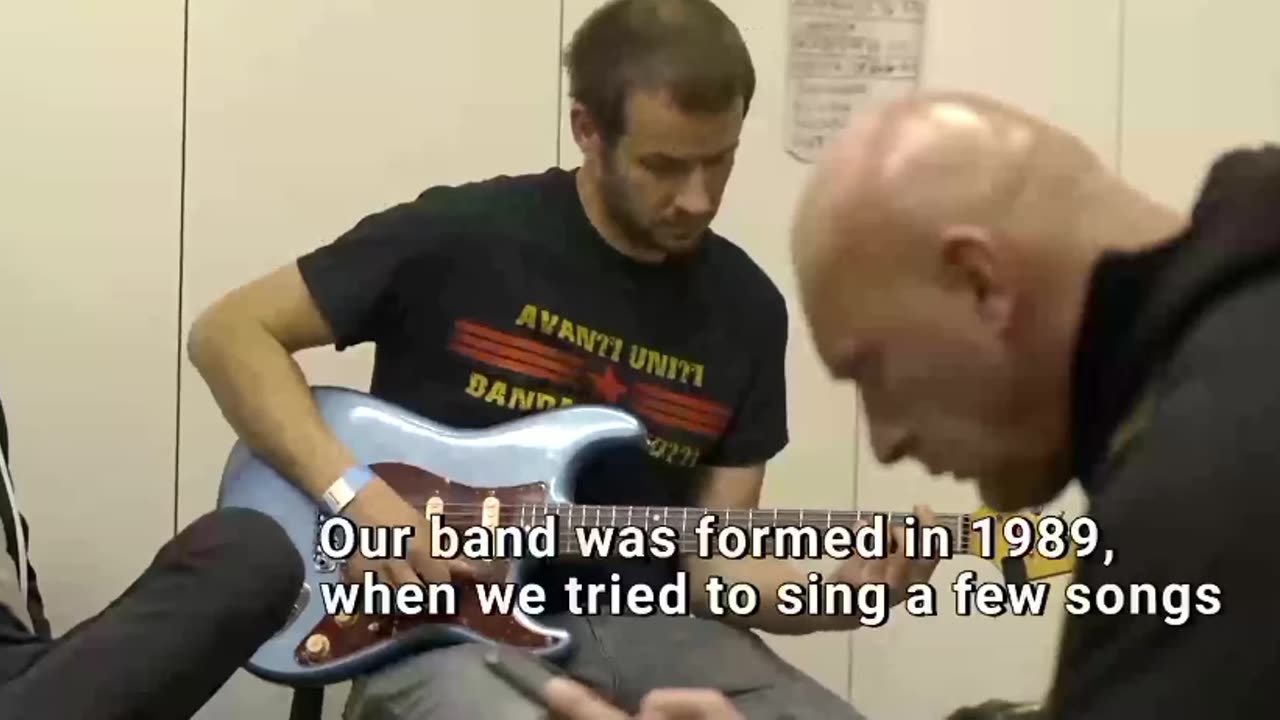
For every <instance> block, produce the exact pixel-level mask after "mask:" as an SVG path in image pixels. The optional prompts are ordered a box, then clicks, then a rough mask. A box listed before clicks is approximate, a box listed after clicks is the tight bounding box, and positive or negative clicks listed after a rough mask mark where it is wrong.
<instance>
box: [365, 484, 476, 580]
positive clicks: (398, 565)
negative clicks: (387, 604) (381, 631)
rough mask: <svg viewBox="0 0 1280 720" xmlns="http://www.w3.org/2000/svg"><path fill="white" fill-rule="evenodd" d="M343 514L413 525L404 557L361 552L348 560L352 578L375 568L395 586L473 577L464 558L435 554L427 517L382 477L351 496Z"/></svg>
mask: <svg viewBox="0 0 1280 720" xmlns="http://www.w3.org/2000/svg"><path fill="white" fill-rule="evenodd" d="M343 515H345V516H346V517H347V518H349V519H351V521H352V522H354V523H356V524H357V525H359V526H361V527H386V528H394V527H411V528H413V529H414V532H413V537H411V538H409V540H408V544H407V548H406V549H407V550H408V553H407V554H406V555H405V557H404V558H367V557H365V556H363V555H361V554H360V553H358V552H357V553H355V554H353V555H352V556H351V557H350V558H348V560H347V564H346V574H347V579H348V580H349V581H351V582H360V581H363V580H364V574H365V573H366V572H370V571H372V572H374V573H376V575H377V580H378V581H379V582H382V583H385V584H387V585H390V586H392V587H399V586H401V585H415V584H422V583H424V582H425V583H447V582H449V580H450V579H451V578H453V577H456V576H459V575H460V576H462V577H468V578H469V577H473V576H474V571H473V569H472V568H471V567H470V566H469V565H467V563H465V562H464V561H462V560H456V559H451V560H444V559H441V558H437V557H434V556H432V553H431V530H430V528H429V527H428V526H427V523H426V518H425V517H424V516H423V514H422V513H419V512H416V511H414V509H413V506H411V505H409V503H407V502H406V501H405V500H404V498H402V497H400V495H399V493H397V492H396V491H395V490H393V489H392V488H391V486H390V485H388V484H387V483H386V482H385V481H383V480H382V479H381V478H379V479H375V480H372V481H370V482H369V484H367V485H365V486H364V488H362V489H361V490H360V492H359V494H357V495H356V496H355V498H354V499H352V500H351V503H350V504H349V505H347V507H346V509H345V510H344V511H343Z"/></svg>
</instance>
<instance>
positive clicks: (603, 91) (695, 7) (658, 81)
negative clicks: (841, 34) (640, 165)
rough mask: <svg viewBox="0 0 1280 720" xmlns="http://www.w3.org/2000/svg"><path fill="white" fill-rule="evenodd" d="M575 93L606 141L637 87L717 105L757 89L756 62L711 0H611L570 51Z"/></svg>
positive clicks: (745, 104)
mask: <svg viewBox="0 0 1280 720" xmlns="http://www.w3.org/2000/svg"><path fill="white" fill-rule="evenodd" d="M565 66H566V67H567V69H568V73H569V96H570V97H572V98H573V99H574V100H576V101H578V102H580V103H582V105H583V107H585V108H586V109H587V112H588V113H590V114H591V117H592V118H593V119H594V120H595V122H596V124H597V125H598V126H599V127H600V131H601V134H602V135H603V136H604V138H605V141H606V142H607V143H612V142H614V141H615V140H616V139H617V138H619V137H620V136H621V135H622V134H623V133H624V132H625V131H626V108H627V100H628V98H630V96H631V93H632V92H633V91H635V90H659V89H661V90H666V91H667V92H670V93H671V96H672V99H673V100H674V101H675V102H676V104H677V105H678V106H679V107H680V108H681V109H683V110H686V111H689V112H719V111H722V110H724V109H726V108H728V107H729V106H730V105H731V104H732V103H733V102H734V101H735V100H737V99H739V98H741V99H742V110H743V114H744V115H745V114H746V111H747V108H749V107H750V105H751V98H752V96H753V95H754V94H755V88H756V75H755V67H754V66H753V65H752V63H751V54H750V53H749V52H748V51H747V46H746V43H745V42H743V40H742V36H741V34H739V32H738V28H737V26H736V25H734V23H733V21H732V20H730V19H729V17H728V16H727V15H725V14H724V12H723V11H722V10H721V9H720V8H718V7H716V5H715V3H713V2H711V0H610V2H608V3H606V4H605V5H603V6H601V7H600V8H598V9H596V11H595V12H593V13H591V15H590V16H589V17H588V18H587V20H586V21H585V22H584V23H583V24H582V26H581V27H579V28H578V30H577V32H575V33H574V35H573V39H572V41H571V42H570V45H569V48H568V50H567V51H566V52H565Z"/></svg>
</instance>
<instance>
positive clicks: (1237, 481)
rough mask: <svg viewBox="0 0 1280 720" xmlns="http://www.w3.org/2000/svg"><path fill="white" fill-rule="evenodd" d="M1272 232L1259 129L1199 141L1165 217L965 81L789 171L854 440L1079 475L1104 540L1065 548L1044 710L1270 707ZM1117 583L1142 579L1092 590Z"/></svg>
mask: <svg viewBox="0 0 1280 720" xmlns="http://www.w3.org/2000/svg"><path fill="white" fill-rule="evenodd" d="M1278 228H1280V149H1277V148H1275V147H1266V148H1261V149H1242V150H1237V151H1233V152H1230V153H1227V154H1225V155H1223V156H1222V157H1220V158H1218V159H1217V160H1216V161H1215V162H1214V163H1213V164H1212V166H1211V167H1210V169H1209V172H1208V175H1207V177H1206V178H1205V180H1204V182H1203V187H1202V188H1201V193H1200V196H1199V198H1198V199H1197V201H1196V203H1195V206H1194V209H1193V210H1192V212H1191V213H1190V214H1189V215H1183V214H1180V213H1178V212H1176V211H1174V210H1173V209H1170V208H1167V207H1164V206H1162V205H1160V204H1159V203H1157V202H1155V201H1153V200H1152V199H1150V198H1148V197H1146V196H1145V195H1144V194H1143V193H1142V192H1140V191H1139V190H1137V189H1136V188H1134V187H1132V186H1131V185H1130V184H1128V183H1126V182H1125V181H1124V180H1123V179H1122V178H1120V177H1118V176H1116V175H1115V174H1114V173H1112V172H1111V171H1110V170H1108V169H1107V167H1106V166H1105V165H1104V164H1103V163H1101V162H1100V161H1099V160H1098V158H1097V157H1096V156H1095V155H1094V154H1093V153H1092V152H1090V151H1089V149H1088V148H1087V147H1086V146H1085V145H1084V144H1083V143H1081V142H1080V141H1079V140H1078V139H1076V138H1074V137H1072V136H1071V135H1070V134H1068V133H1066V132H1064V131H1063V130H1061V129H1059V128H1055V127H1053V126H1051V125H1049V124H1047V123H1045V122H1043V121H1041V120H1038V119H1036V118H1034V117H1031V116H1029V115H1027V114H1026V113H1023V112H1020V111H1018V110H1015V109H1013V108H1010V107H1007V106H1005V105H1002V104H1000V103H997V102H995V101H992V100H990V99H986V98H980V97H974V96H969V95H962V94H921V95H918V96H916V97H913V98H910V99H908V100H904V101H900V102H896V103H893V104H889V105H887V106H885V107H883V108H882V109H880V110H878V111H876V112H874V113H869V114H866V115H864V116H861V117H859V118H858V120H857V122H856V124H853V125H851V126H850V127H849V128H848V129H847V130H846V132H844V133H843V134H842V135H841V136H840V137H839V138H837V139H836V140H835V142H833V143H832V145H831V146H830V147H829V149H828V151H827V153H826V154H825V156H824V157H823V158H822V159H821V160H820V162H819V163H818V166H817V167H816V169H815V172H814V175H813V177H812V179H811V182H810V183H809V185H808V187H807V189H806V190H805V192H804V193H803V196H802V199H801V202H800V205H799V208H798V211H797V214H796V218H795V224H794V229H793V241H792V245H793V247H792V250H793V257H794V264H795V271H796V274H797V280H798V284H799V288H800V294H801V298H802V305H803V309H804V312H805V314H806V316H807V319H808V322H809V324H810V331H811V333H812V337H813V340H814V343H815V345H816V347H817V350H818V352H819V354H820V356H821V358H822V361H823V362H824V363H825V365H826V367H827V368H828V369H829V371H830V373H831V375H832V376H833V377H834V378H836V379H838V380H841V381H850V382H852V383H855V384H856V386H857V388H858V389H859V391H860V397H861V400H862V402H863V407H864V411H865V413H866V417H867V421H868V424H869V428H870V435H871V441H872V445H873V447H874V449H875V453H876V456H877V458H878V459H879V460H880V461H882V462H884V463H894V462H896V461H899V460H904V459H914V460H917V461H919V462H920V463H921V464H923V465H924V466H925V467H926V468H928V469H929V470H930V471H931V472H932V473H935V474H939V475H943V474H949V475H952V476H954V477H955V478H957V479H959V480H962V481H972V482H975V483H976V485H977V488H978V489H979V491H980V494H981V497H982V499H983V500H984V501H985V502H986V503H988V504H990V505H991V506H993V507H995V508H997V509H1000V510H1015V509H1019V508H1026V507H1029V506H1034V505H1038V504H1041V503H1045V502H1047V501H1049V500H1052V499H1053V498H1054V497H1055V496H1057V495H1058V494H1059V493H1060V492H1061V491H1062V490H1063V488H1064V487H1065V486H1066V485H1067V483H1068V482H1069V481H1071V480H1072V479H1078V480H1079V482H1080V484H1081V486H1082V487H1083V489H1084V491H1085V493H1086V494H1087V497H1088V499H1089V512H1090V515H1091V516H1092V517H1093V519H1094V520H1095V521H1096V522H1097V525H1098V527H1099V528H1100V532H1101V538H1102V546H1103V547H1105V548H1106V549H1108V550H1110V551H1112V553H1113V554H1112V556H1111V558H1112V559H1111V561H1110V562H1109V563H1108V562H1106V559H1105V555H1104V553H1103V552H1101V551H1099V552H1096V553H1094V554H1091V555H1089V556H1087V557H1083V558H1080V559H1079V561H1078V565H1077V567H1078V570H1077V573H1078V575H1077V577H1076V580H1077V581H1078V582H1079V583H1081V586H1082V590H1083V592H1080V593H1078V594H1073V595H1072V596H1071V597H1070V598H1068V608H1067V609H1068V611H1069V612H1070V613H1071V616H1069V617H1068V620H1067V627H1066V630H1065V634H1064V636H1063V640H1062V647H1061V652H1060V656H1059V663H1058V665H1059V666H1058V672H1057V675H1056V677H1055V682H1054V684H1053V691H1052V693H1051V694H1050V697H1049V699H1048V703H1047V704H1048V706H1049V707H1050V714H1051V715H1052V716H1054V717H1068V718H1086V717H1087V718H1090V719H1091V720H1110V719H1111V718H1116V719H1119V718H1126V719H1128V718H1138V717H1142V718H1146V717H1152V718H1155V717H1159V718H1207V717H1263V716H1274V715H1275V708H1274V707H1272V704H1273V698H1274V697H1275V696H1276V689H1275V688H1276V687H1277V684H1278V683H1280V615H1277V607H1278V606H1280V604H1277V603H1276V602H1274V597H1275V592H1276V591H1275V590H1274V589H1268V588H1271V587H1273V586H1274V585H1275V584H1276V583H1277V582H1280V563H1277V562H1275V559H1274V556H1273V555H1271V554H1270V552H1269V550H1270V549H1271V547H1272V545H1271V538H1272V535H1271V533H1272V530H1273V528H1274V527H1276V525H1275V524H1274V523H1273V522H1272V521H1273V518H1274V517H1275V515H1276V513H1277V508H1280V229H1278ZM1112 584H1114V585H1117V586H1119V587H1120V588H1129V587H1130V586H1134V585H1141V586H1147V591H1148V594H1145V595H1141V597H1139V599H1138V602H1137V604H1136V606H1135V605H1134V604H1132V601H1130V603H1124V604H1121V606H1122V609H1123V613H1122V614H1120V615H1108V614H1105V613H1102V612H1096V611H1091V610H1092V605H1091V601H1092V600H1093V599H1094V597H1095V595H1096V593H1097V591H1098V590H1099V589H1100V588H1102V587H1103V586H1106V585H1112ZM1152 588H1154V592H1151V589H1152ZM1165 588H1171V589H1168V590H1166V589H1165ZM1106 592H1107V593H1108V594H1107V595H1106V596H1104V597H1103V600H1104V602H1105V603H1106V604H1107V605H1108V606H1109V607H1115V605H1116V597H1117V596H1116V595H1114V594H1111V593H1114V592H1115V590H1114V589H1111V590H1108V591H1106ZM1126 592H1128V591H1126ZM1148 603H1154V607H1149V606H1148ZM1134 610H1136V611H1137V614H1136V615H1135V614H1134V613H1133V611H1134ZM1081 611H1088V612H1083V613H1082V612H1081Z"/></svg>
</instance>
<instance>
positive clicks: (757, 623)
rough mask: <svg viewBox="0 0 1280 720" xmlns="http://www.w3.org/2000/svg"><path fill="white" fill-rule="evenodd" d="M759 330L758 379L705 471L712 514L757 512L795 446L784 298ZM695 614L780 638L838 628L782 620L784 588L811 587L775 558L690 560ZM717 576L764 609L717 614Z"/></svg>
mask: <svg viewBox="0 0 1280 720" xmlns="http://www.w3.org/2000/svg"><path fill="white" fill-rule="evenodd" d="M761 308H762V309H761V311H760V312H759V313H758V318H757V325H756V327H757V328H758V329H759V332H760V334H759V336H758V338H759V339H758V340H757V341H756V342H757V349H756V352H755V353H754V354H755V357H756V367H755V370H754V373H753V375H754V380H753V382H752V385H751V387H750V389H749V390H748V392H747V393H746V396H745V398H744V399H743V401H742V402H740V403H739V404H738V407H737V408H736V409H735V413H734V418H733V421H732V423H731V424H730V429H729V431H728V432H727V433H726V436H725V437H724V438H723V439H722V440H721V442H720V443H719V445H718V447H717V448H716V451H715V452H714V453H713V454H711V455H710V456H709V457H708V460H707V464H706V465H705V466H704V476H703V479H702V481H701V488H700V491H699V497H698V504H699V505H701V506H703V507H707V508H714V509H721V508H724V509H753V508H757V507H759V504H760V495H761V492H762V491H763V488H764V477H765V467H766V464H767V462H768V461H769V460H770V459H771V458H773V457H774V456H775V455H777V454H778V453H779V452H781V451H782V449H783V448H784V447H786V445H787V442H788V441H789V439H790V438H789V432H788V427H787V390H786V388H787V384H786V383H787V378H786V354H787V339H788V318H787V308H786V303H785V300H784V298H783V297H782V295H781V294H777V293H776V291H775V294H773V295H771V296H770V297H769V298H768V301H767V302H765V301H763V300H762V301H761ZM684 567H685V570H686V571H687V572H688V573H689V581H690V583H691V588H690V590H691V594H690V599H691V604H692V605H693V607H692V610H693V611H694V613H695V614H697V615H700V616H705V617H716V618H718V619H720V620H723V621H725V622H727V623H730V624H734V625H739V626H744V627H753V628H757V629H760V630H764V631H767V632H773V633H778V634H803V633H808V632H813V631H816V630H820V629H829V628H832V627H835V626H836V622H835V621H834V620H833V619H832V618H823V617H805V616H792V617H788V616H786V615H782V614H780V613H779V612H778V611H777V602H776V597H777V595H776V593H777V589H778V587H779V586H780V585H782V584H784V583H789V582H799V583H802V584H803V583H804V582H806V577H805V573H804V572H802V571H801V570H800V569H799V568H798V567H796V566H795V565H794V564H793V563H791V562H790V561H787V560H780V559H777V558H741V559H732V560H731V559H727V558H724V557H710V558H699V557H697V556H696V555H688V556H686V557H685V563H684ZM712 576H717V577H719V578H720V579H721V580H723V581H724V583H725V585H730V584H733V583H738V582H745V583H750V584H752V585H754V586H755V587H757V588H758V589H759V590H760V610H759V612H757V613H754V614H752V615H749V616H739V615H735V614H732V613H726V614H723V615H712V614H711V607H710V606H709V604H708V602H707V600H708V595H707V593H706V584H707V582H708V580H709V579H710V578H711V577H712Z"/></svg>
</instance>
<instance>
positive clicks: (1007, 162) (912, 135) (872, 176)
mask: <svg viewBox="0 0 1280 720" xmlns="http://www.w3.org/2000/svg"><path fill="white" fill-rule="evenodd" d="M1107 179H1108V177H1107V171H1106V169H1105V168H1104V167H1103V165H1102V163H1101V162H1100V161H1099V159H1098V158H1097V156H1096V155H1095V154H1094V153H1093V152H1092V151H1090V150H1089V148H1088V147H1086V146H1085V145H1084V144H1083V143H1082V142H1080V141H1079V140H1078V139H1076V138H1075V137H1073V136H1071V135H1069V134H1068V133H1066V132H1064V131H1063V130H1061V129H1059V128H1056V127H1054V126H1051V125H1049V124H1047V123H1045V122H1043V121H1041V120H1039V119H1037V118H1035V117H1033V116H1031V115H1029V114H1027V113H1025V112H1022V111H1020V110H1017V109H1016V108H1013V107H1010V106H1008V105H1005V104H1003V103H999V102H997V101H995V100H991V99H989V98H984V97H981V96H975V95H970V94H961V93H933V94H920V95H916V96H912V97H909V98H906V99H903V100H899V101H896V102H892V103H889V104H886V105H884V106H882V107H880V108H877V109H875V110H872V111H869V112H867V113H866V114H865V115H860V116H858V117H856V118H855V120H854V121H853V122H852V123H851V124H850V125H849V126H848V127H847V128H846V129H845V130H844V131H843V132H841V133H840V134H839V135H837V136H836V137H835V138H834V139H833V142H832V143H831V144H830V145H829V146H828V148H827V150H826V152H825V153H824V154H823V156H822V157H821V158H820V159H819V161H818V163H817V165H816V167H815V171H814V173H813V174H812V176H811V179H810V182H809V183H808V185H807V186H806V188H805V191H804V193H803V195H802V198H801V204H800V210H799V212H798V213H797V215H796V226H795V232H794V233H793V236H792V240H793V251H794V253H795V256H796V258H797V260H804V259H809V258H812V259H814V260H819V261H822V260H825V259H827V258H828V257H829V253H840V252H842V251H844V250H849V249H863V250H870V249H872V248H871V247H870V246H871V245H873V244H884V243H889V242H895V243H898V244H901V243H907V242H911V241H913V240H914V241H919V240H922V239H926V238H928V237H929V236H936V235H937V232H938V230H939V229H940V228H942V227H945V226H947V225H971V226H982V227H986V228H991V229H998V228H1001V227H1008V228H1009V229H1010V230H1013V229H1014V226H1016V225H1017V224H1018V223H1019V222H1020V221H1022V220H1025V218H1026V217H1027V216H1029V215H1031V214H1032V213H1033V212H1034V213H1035V214H1037V215H1038V216H1040V217H1042V218H1043V217H1044V216H1045V214H1046V213H1052V212H1053V208H1054V207H1055V206H1056V207H1057V208H1060V209H1065V208H1066V207H1067V206H1068V205H1069V204H1070V203H1072V202H1074V201H1078V200H1079V199H1080V198H1081V196H1082V194H1084V193H1083V192H1082V191H1083V190H1084V189H1085V188H1087V187H1089V186H1091V185H1096V184H1099V183H1103V182H1105V181H1106V180H1107ZM1059 214H1062V213H1061V211H1060V212H1059ZM1007 234H1011V233H1006V234H1005V235H1007ZM842 243H843V244H846V245H847V244H856V245H861V246H862V247H860V248H848V247H841V244H842Z"/></svg>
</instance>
